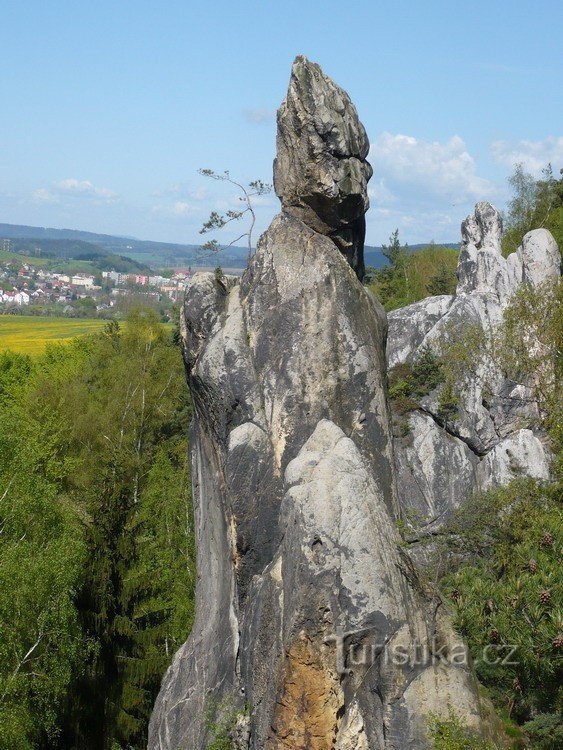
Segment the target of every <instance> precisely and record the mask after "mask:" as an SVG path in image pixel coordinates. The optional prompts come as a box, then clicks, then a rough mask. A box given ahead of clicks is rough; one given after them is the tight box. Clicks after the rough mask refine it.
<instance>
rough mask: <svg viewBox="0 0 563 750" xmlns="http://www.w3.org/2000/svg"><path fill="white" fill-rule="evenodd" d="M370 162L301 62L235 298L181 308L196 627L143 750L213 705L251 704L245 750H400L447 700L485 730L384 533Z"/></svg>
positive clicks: (336, 97)
mask: <svg viewBox="0 0 563 750" xmlns="http://www.w3.org/2000/svg"><path fill="white" fill-rule="evenodd" d="M368 148H369V144H368V141H367V137H366V134H365V131H364V129H363V127H362V126H361V124H360V122H359V120H358V117H357V114H356V111H355V109H354V108H353V105H352V104H351V102H350V100H349V98H348V96H347V95H346V94H345V92H343V91H342V90H341V89H339V88H338V87H337V86H336V84H334V83H333V82H332V81H331V80H330V79H329V78H327V77H326V76H325V75H324V73H323V72H322V71H321V69H320V68H319V66H318V65H315V64H314V63H310V62H308V61H307V60H306V59H305V58H298V59H297V60H296V62H295V64H294V67H293V70H292V76H291V81H290V88H289V92H288V96H287V99H286V101H285V103H284V104H283V105H282V107H281V108H280V113H279V116H278V159H277V162H276V167H275V171H276V189H277V192H278V194H279V195H280V197H281V200H282V211H281V214H280V215H278V216H277V217H276V218H275V219H274V220H273V221H272V224H271V226H270V227H269V229H268V230H267V231H266V232H265V233H264V234H263V235H262V237H261V238H260V240H259V242H258V246H257V250H256V253H255V255H254V257H253V258H252V260H251V262H250V264H249V267H248V269H247V270H246V271H245V273H244V275H243V276H242V278H241V279H240V280H238V279H234V278H230V277H226V278H223V279H221V281H220V282H219V280H217V279H216V278H215V277H214V276H213V275H212V274H197V275H196V276H195V277H194V279H193V282H192V283H191V285H190V287H189V288H188V290H187V294H186V300H185V304H184V306H183V311H182V323H181V329H182V338H183V347H184V357H185V362H186V368H187V375H188V383H189V386H190V390H191V393H192V396H193V403H194V411H195V419H194V423H193V426H192V433H191V452H192V466H193V501H194V513H195V525H196V541H197V552H198V555H197V568H198V574H197V587H196V620H195V623H194V626H193V630H192V633H191V635H190V638H189V640H188V641H187V643H186V644H185V645H184V646H183V647H182V648H181V649H180V651H179V652H178V653H177V654H176V656H175V658H174V660H173V662H172V665H171V667H170V668H169V670H168V672H167V673H166V675H165V677H164V680H163V683H162V687H161V691H160V694H159V696H158V699H157V702H156V705H155V709H154V712H153V716H152V719H151V725H150V732H149V748H150V750H177V749H178V748H185V749H186V750H188V749H189V750H203V749H204V748H205V747H206V746H207V743H208V741H209V730H208V727H207V725H206V721H205V717H206V715H207V714H208V712H209V708H210V706H211V705H218V706H221V705H224V704H225V703H228V704H229V705H230V706H233V707H234V708H235V709H240V710H241V711H242V710H243V709H245V707H246V708H247V710H248V725H245V726H247V728H248V734H245V735H244V737H245V739H244V743H246V745H244V746H245V747H248V748H252V750H274V749H281V748H292V749H297V750H306V749H308V750H309V749H316V750H325V748H326V750H329V749H332V748H334V749H335V750H351V748H356V749H358V748H359V749H360V750H375V749H376V748H377V750H399V748H412V749H413V750H416V749H417V748H423V747H426V745H427V735H426V729H427V722H428V716H429V713H431V712H438V713H440V712H442V711H445V710H447V705H448V703H452V704H453V705H456V706H459V707H460V709H461V711H462V712H463V715H464V717H465V718H466V719H467V721H469V722H470V723H473V724H476V725H479V723H480V718H479V701H478V698H477V692H476V689H475V685H474V683H473V678H472V675H471V672H470V669H469V667H468V665H467V663H466V662H462V661H457V662H454V661H453V660H452V659H449V658H448V655H449V653H451V651H452V650H453V649H455V648H456V647H457V646H459V645H461V646H462V644H457V646H456V638H455V636H454V633H453V630H452V628H451V625H450V623H449V620H448V617H447V615H446V614H445V613H443V612H442V611H441V609H440V608H439V613H438V616H437V615H436V601H435V599H432V600H431V599H430V597H428V595H427V593H426V592H425V589H424V587H423V586H422V585H421V583H420V581H419V579H418V576H417V573H416V570H415V569H414V567H413V566H412V563H411V562H410V560H409V559H408V558H407V556H406V555H405V553H404V552H403V551H402V549H401V545H400V538H399V535H398V532H397V528H396V520H397V518H398V516H399V514H400V509H399V506H398V502H397V492H396V478H395V472H394V464H393V454H392V436H391V431H390V420H389V413H388V405H387V396H386V361H385V338H386V316H385V313H384V311H383V309H382V307H381V306H380V305H379V303H378V302H377V301H376V300H375V299H374V298H373V297H372V296H371V295H370V293H369V292H368V291H367V290H366V289H365V288H364V287H363V286H362V284H361V283H360V281H359V279H358V276H361V274H362V264H363V260H362V251H363V226H364V225H363V221H364V213H365V210H366V209H367V206H368V199H367V180H368V179H369V176H370V175H371V168H370V167H369V165H368V164H367V162H366V161H365V157H366V155H367V151H368ZM437 634H438V635H439V643H437V642H436V637H437ZM405 653H406V654H407V658H406V659H405V658H404V655H405ZM419 654H423V657H422V658H420V656H419ZM237 743H238V744H239V745H240V741H239V740H237Z"/></svg>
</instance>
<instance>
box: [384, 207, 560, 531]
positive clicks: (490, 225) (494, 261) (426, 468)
mask: <svg viewBox="0 0 563 750" xmlns="http://www.w3.org/2000/svg"><path fill="white" fill-rule="evenodd" d="M461 234H462V240H463V244H462V247H461V250H460V256H459V262H458V269H457V275H458V286H457V292H456V295H455V296H454V297H443V296H442V297H429V298H427V299H425V300H422V301H421V302H417V303H415V304H413V305H408V306H407V307H404V308H401V309H399V310H394V311H393V312H391V313H390V314H389V316H388V319H389V336H388V341H387V357H388V362H389V367H390V368H392V367H394V366H396V365H399V364H403V363H406V362H412V361H413V360H415V359H416V357H417V356H418V355H419V354H420V352H421V351H422V350H423V348H425V347H430V348H431V349H434V350H436V351H439V344H440V342H441V341H444V340H456V339H460V338H463V337H464V336H466V335H467V334H468V332H469V331H470V330H471V329H473V330H479V331H481V333H482V335H483V336H484V337H485V339H486V338H490V337H491V336H492V335H493V332H494V330H495V328H496V327H497V326H498V324H499V323H500V322H501V321H502V316H503V311H504V309H505V308H506V306H507V304H508V302H509V300H510V298H511V297H512V295H513V294H514V293H515V292H516V291H517V289H518V287H519V286H520V285H521V284H524V283H525V284H529V285H531V286H536V287H537V286H539V285H541V284H542V283H544V282H546V281H549V280H552V279H554V278H557V277H558V276H559V274H560V265H561V256H560V254H559V250H558V248H557V244H556V243H555V240H554V239H553V237H552V236H551V234H550V233H549V232H548V231H547V230H545V229H537V230H534V231H532V232H528V234H527V235H526V236H525V237H524V239H523V242H522V245H521V247H519V248H518V250H517V252H515V253H512V254H511V255H510V256H509V257H508V258H506V259H505V258H503V257H502V254H501V245H500V241H501V235H502V221H501V217H500V214H499V213H498V212H497V211H496V209H495V208H494V207H493V206H491V204H490V203H478V204H477V205H476V207H475V213H474V214H473V215H471V216H469V217H468V218H467V219H466V220H465V221H464V222H463V223H462V226H461ZM457 386H458V393H459V404H458V407H457V412H456V414H455V417H450V418H449V419H448V420H447V421H445V420H444V419H443V417H442V416H441V415H440V408H439V396H440V391H439V389H437V390H435V391H434V392H432V393H430V394H429V395H428V396H425V397H424V398H422V399H421V400H420V408H421V412H420V413H416V412H415V413H414V414H411V415H410V417H408V420H407V421H408V428H407V430H406V433H405V429H404V427H403V433H404V434H402V435H401V436H400V437H397V438H396V439H395V441H394V442H395V461H396V465H397V471H398V483H399V497H400V502H401V504H402V506H403V507H407V508H410V510H411V513H412V515H413V516H415V517H417V519H418V522H419V523H422V524H423V525H427V524H435V525H436V524H440V523H441V522H442V521H443V520H444V519H445V518H446V517H447V515H448V512H450V511H451V510H452V509H453V508H455V507H457V506H459V504H460V503H461V502H463V500H465V499H466V498H467V497H468V496H469V495H471V494H472V493H474V492H475V491H477V490H479V489H486V488H489V487H495V486H498V485H501V484H505V483H507V482H509V481H510V480H511V479H515V478H518V477H522V476H531V477H537V478H540V479H547V478H548V477H549V453H548V450H547V448H546V446H545V441H544V440H543V436H542V435H541V434H535V433H534V432H533V430H532V429H530V427H533V426H534V425H535V424H537V422H538V420H539V411H538V406H537V403H536V402H535V400H534V396H533V392H532V391H531V389H530V388H529V387H526V386H525V385H522V384H518V383H514V382H512V381H509V380H506V379H505V378H504V377H503V375H502V373H501V372H500V371H499V369H498V366H497V365H496V363H495V362H494V361H493V359H492V358H491V357H490V355H489V354H488V352H487V351H486V348H485V347H484V348H483V350H482V351H478V352H477V353H476V357H475V362H474V363H473V364H472V367H471V370H470V371H468V372H467V377H466V378H465V380H464V381H463V382H460V383H458V384H457ZM403 424H404V421H403Z"/></svg>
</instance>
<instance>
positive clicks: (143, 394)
mask: <svg viewBox="0 0 563 750" xmlns="http://www.w3.org/2000/svg"><path fill="white" fill-rule="evenodd" d="M190 408H191V407H190V404H189V401H188V397H187V391H186V388H185V381H184V376H183V367H182V363H181V357H180V353H179V350H178V348H177V346H176V345H175V344H174V343H173V341H172V340H171V336H170V333H169V332H168V331H166V330H165V329H164V328H163V327H162V326H161V325H160V324H159V323H158V322H157V321H156V320H155V318H154V317H153V316H152V315H151V314H150V313H141V312H139V313H137V314H136V315H133V316H131V317H130V319H129V320H128V322H127V324H126V325H124V326H123V328H122V329H120V328H119V326H118V325H117V324H116V323H113V322H112V323H109V324H108V326H107V327H106V329H105V330H104V332H103V333H102V334H99V335H96V336H90V337H87V338H84V339H81V340H77V341H76V342H74V343H73V344H71V345H66V346H54V347H52V348H51V349H49V350H48V352H47V353H46V354H45V355H44V356H43V357H42V358H41V359H39V360H35V361H33V362H32V361H31V360H30V359H29V358H27V357H25V356H21V355H15V354H4V355H2V357H1V359H0V458H1V462H0V466H1V468H0V498H1V504H0V629H1V631H2V638H1V642H0V684H1V685H2V688H1V691H0V747H1V748H3V749H4V748H5V749H6V750H8V748H10V750H14V749H15V750H19V749H20V748H21V750H28V749H31V748H34V749H35V748H45V749H47V748H74V747H80V748H102V747H103V748H106V747H107V748H110V747H112V743H113V742H116V743H117V745H118V746H120V747H130V748H141V747H144V746H145V744H146V728H147V723H148V717H149V715H150V711H151V708H152V703H153V700H154V696H155V693H156V691H157V689H158V685H159V683H160V679H161V677H162V674H163V672H164V670H165V668H166V666H167V664H168V662H169V660H170V658H171V656H172V654H173V652H174V651H175V650H176V649H177V648H178V646H179V645H180V644H181V643H182V642H183V641H184V640H185V638H186V636H187V634H188V632H189V629H190V627H191V621H192V616H193V612H192V601H193V598H192V587H193V579H194V550H193V540H192V526H191V509H190V490H189V466H188V460H187V445H186V440H187V438H186V435H187V423H188V420H189V415H190Z"/></svg>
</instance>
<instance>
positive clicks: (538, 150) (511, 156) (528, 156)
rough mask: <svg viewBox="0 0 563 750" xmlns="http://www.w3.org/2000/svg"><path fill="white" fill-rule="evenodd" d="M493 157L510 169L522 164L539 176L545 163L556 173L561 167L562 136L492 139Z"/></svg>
mask: <svg viewBox="0 0 563 750" xmlns="http://www.w3.org/2000/svg"><path fill="white" fill-rule="evenodd" d="M491 154H492V156H493V159H494V160H495V161H496V162H499V163H500V164H505V165H506V166H508V167H510V168H511V169H512V168H513V167H514V165H515V164H523V165H524V169H525V170H526V171H528V172H531V173H532V174H533V175H534V176H535V177H539V176H540V174H541V171H542V169H543V168H544V167H546V166H547V164H551V165H552V167H553V169H554V172H555V173H556V174H557V173H558V172H559V170H560V169H561V168H562V167H563V136H558V137H557V136H553V135H548V136H547V138H544V139H543V141H526V140H522V141H518V142H516V143H514V142H510V141H494V142H493V143H492V144H491Z"/></svg>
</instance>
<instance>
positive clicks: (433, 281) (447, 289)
mask: <svg viewBox="0 0 563 750" xmlns="http://www.w3.org/2000/svg"><path fill="white" fill-rule="evenodd" d="M383 254H384V255H385V257H386V258H387V260H388V261H389V265H388V266H385V267H384V268H380V269H368V273H369V275H368V285H369V288H370V289H371V291H372V292H373V293H374V294H375V296H376V297H377V298H378V299H379V301H380V302H381V303H382V305H383V306H384V307H385V309H386V310H387V311H389V310H395V309H397V308H398V307H404V306H405V305H410V304H412V303H413V302H418V301H419V300H421V299H424V298H425V297H428V296H433V295H437V294H454V293H455V287H456V275H455V272H456V267H457V259H458V255H459V253H458V251H457V250H453V249H452V248H449V247H443V246H441V245H435V244H434V243H430V244H429V245H428V246H427V247H425V248H423V249H422V250H417V251H415V252H410V251H409V247H408V245H402V244H401V242H400V240H399V230H398V229H397V230H395V231H394V232H393V234H392V235H391V237H390V238H389V244H388V245H383Z"/></svg>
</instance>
